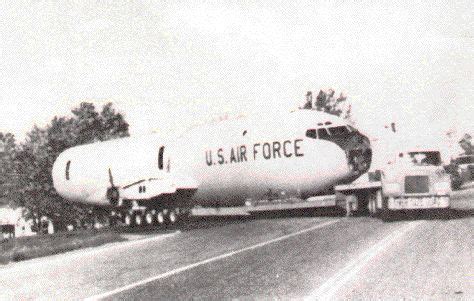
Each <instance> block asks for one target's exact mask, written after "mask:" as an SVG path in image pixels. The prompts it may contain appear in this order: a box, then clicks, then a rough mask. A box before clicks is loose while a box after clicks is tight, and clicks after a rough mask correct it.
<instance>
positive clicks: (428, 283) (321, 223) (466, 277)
mask: <svg viewBox="0 0 474 301" xmlns="http://www.w3.org/2000/svg"><path fill="white" fill-rule="evenodd" d="M452 207H453V209H452V210H450V211H448V212H430V213H425V214H422V213H419V212H418V213H416V214H411V215H408V216H406V215H397V216H393V218H392V219H391V220H390V221H383V220H380V219H375V218H370V217H352V218H345V217H340V216H313V217H310V216H301V215H300V216H296V217H290V216H286V217H278V218H269V217H260V218H245V219H241V220H239V219H232V220H226V221H224V220H203V221H200V222H195V223H193V225H191V226H188V227H185V228H183V229H181V230H180V231H162V232H159V233H154V234H153V235H151V236H150V235H148V236H147V238H144V239H140V240H134V241H131V242H125V243H116V244H110V245H106V246H103V247H99V248H94V249H87V250H80V251H74V252H70V253H66V254H61V255H56V256H51V257H47V258H40V259H34V260H30V261H25V262H20V263H14V264H10V265H8V266H4V267H1V268H0V299H2V300H9V299H21V300H26V299H47V300H65V299H84V298H90V299H106V300H108V299H121V300H123V299H125V300H127V299H137V300H148V299H154V300H189V299H196V300H228V299H239V300H249V299H250V300H253V299H259V300H260V299H272V300H273V299H306V300H316V299H318V300H338V299H344V300H348V299H349V300H350V299H356V300H361V299H364V300H366V299H371V300H374V299H401V298H406V299H420V298H422V299H436V300H439V299H443V300H446V299H448V300H450V299H460V300H468V299H469V300H473V299H474V252H473V249H474V189H469V190H463V191H459V192H456V193H455V196H454V197H453V201H452Z"/></svg>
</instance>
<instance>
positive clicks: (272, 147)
mask: <svg viewBox="0 0 474 301" xmlns="http://www.w3.org/2000/svg"><path fill="white" fill-rule="evenodd" d="M302 141H303V139H294V140H284V141H268V142H258V143H254V144H251V145H249V146H247V145H245V144H242V145H237V146H231V147H230V148H229V147H227V148H225V147H221V148H218V149H217V150H206V152H205V153H206V154H205V156H206V164H207V165H208V166H213V165H222V164H234V163H243V162H248V161H249V160H253V161H257V160H272V159H284V158H292V157H303V156H304V154H303V151H302V149H301V142H302Z"/></svg>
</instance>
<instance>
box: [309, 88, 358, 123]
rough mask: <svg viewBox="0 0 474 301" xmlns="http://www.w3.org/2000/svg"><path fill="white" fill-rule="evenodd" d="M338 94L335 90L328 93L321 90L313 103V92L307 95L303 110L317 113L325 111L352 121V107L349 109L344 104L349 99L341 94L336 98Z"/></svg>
mask: <svg viewBox="0 0 474 301" xmlns="http://www.w3.org/2000/svg"><path fill="white" fill-rule="evenodd" d="M335 95H336V92H335V91H334V90H333V89H329V90H327V91H323V90H319V93H318V95H317V96H316V100H315V101H314V103H313V96H312V93H311V92H308V93H307V94H306V103H305V105H304V107H303V109H310V110H311V109H314V110H317V111H323V112H326V113H329V114H332V115H336V116H338V117H342V118H344V119H347V120H351V117H352V115H351V106H350V105H349V106H348V107H347V108H345V107H344V104H345V103H346V101H347V97H346V96H345V95H344V94H343V93H340V94H339V96H338V97H337V98H336V96H335Z"/></svg>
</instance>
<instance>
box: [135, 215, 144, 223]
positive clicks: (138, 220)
mask: <svg viewBox="0 0 474 301" xmlns="http://www.w3.org/2000/svg"><path fill="white" fill-rule="evenodd" d="M143 220H144V218H143V215H142V213H141V212H137V213H135V225H137V226H143Z"/></svg>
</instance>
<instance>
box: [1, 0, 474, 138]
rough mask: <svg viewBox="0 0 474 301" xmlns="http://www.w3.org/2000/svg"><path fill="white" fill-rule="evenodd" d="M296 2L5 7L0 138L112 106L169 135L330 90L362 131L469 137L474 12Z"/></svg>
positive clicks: (456, 7)
mask: <svg viewBox="0 0 474 301" xmlns="http://www.w3.org/2000/svg"><path fill="white" fill-rule="evenodd" d="M296 2H297V1H281V2H278V1H216V2H210V1H197V2H191V1H182V2H178V1H166V2H165V1H162V2H160V1H130V2H128V1H127V2H126V3H120V2H119V1H91V2H87V1H78V2H77V4H73V3H72V2H67V1H61V2H57V1H55V2H45V1H31V2H29V1H22V2H20V1H2V2H1V3H2V4H0V103H1V108H0V131H10V132H13V133H14V134H15V135H16V136H17V137H18V138H19V139H20V140H21V139H23V138H24V135H25V133H26V132H27V131H29V130H30V129H31V128H32V126H33V125H34V124H38V125H40V126H44V125H45V124H47V122H49V120H51V118H52V117H53V116H55V115H65V114H68V113H69V112H70V110H71V108H73V107H75V106H77V105H78V104H79V103H80V102H81V101H91V102H94V103H96V104H97V105H98V106H101V105H102V104H104V103H106V102H109V101H112V102H113V103H114V104H115V107H116V108H117V109H119V110H120V111H122V112H123V113H125V115H126V119H127V120H128V121H129V123H130V125H131V128H130V130H131V133H132V134H134V135H141V134H145V133H149V132H151V131H153V130H159V131H161V132H167V131H171V130H173V129H175V128H176V127H187V126H189V125H191V124H193V123H196V122H201V121H204V120H209V119H211V118H214V117H216V116H219V115H223V114H225V113H227V114H229V115H231V116H232V115H237V114H240V113H244V114H252V113H258V112H263V111H267V110H270V111H272V110H288V109H292V108H296V107H298V106H299V105H300V104H301V103H302V102H303V101H304V95H305V94H306V91H308V90H313V91H316V92H317V91H318V90H319V89H320V88H329V87H333V88H335V89H336V91H338V92H339V91H343V92H344V93H345V94H347V95H348V97H349V99H350V100H351V101H352V103H353V108H354V114H355V119H356V121H357V123H358V124H359V125H360V126H361V127H363V128H369V129H372V130H375V129H380V128H382V126H383V124H384V123H387V122H389V121H395V122H397V123H398V125H399V128H400V130H401V131H402V132H403V133H405V134H406V135H407V137H412V136H414V133H420V134H421V136H424V137H430V138H429V139H435V138H433V137H436V138H437V137H439V136H438V135H440V133H443V132H445V131H446V130H448V129H449V128H453V129H457V131H458V136H460V135H461V134H462V133H463V132H466V131H471V132H474V122H473V116H474V105H473V101H472V95H473V83H474V76H473V69H474V68H473V67H474V56H473V49H474V47H473V46H474V43H473V29H474V24H473V18H472V15H473V14H472V12H473V11H474V10H473V8H474V7H473V4H472V3H473V1H469V0H467V1H452V0H446V1H423V2H429V3H423V2H419V3H418V1H416V2H417V3H415V1H405V2H400V3H397V1H393V0H390V1H307V2H304V1H298V2H297V3H296ZM407 139H408V138H407Z"/></svg>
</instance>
